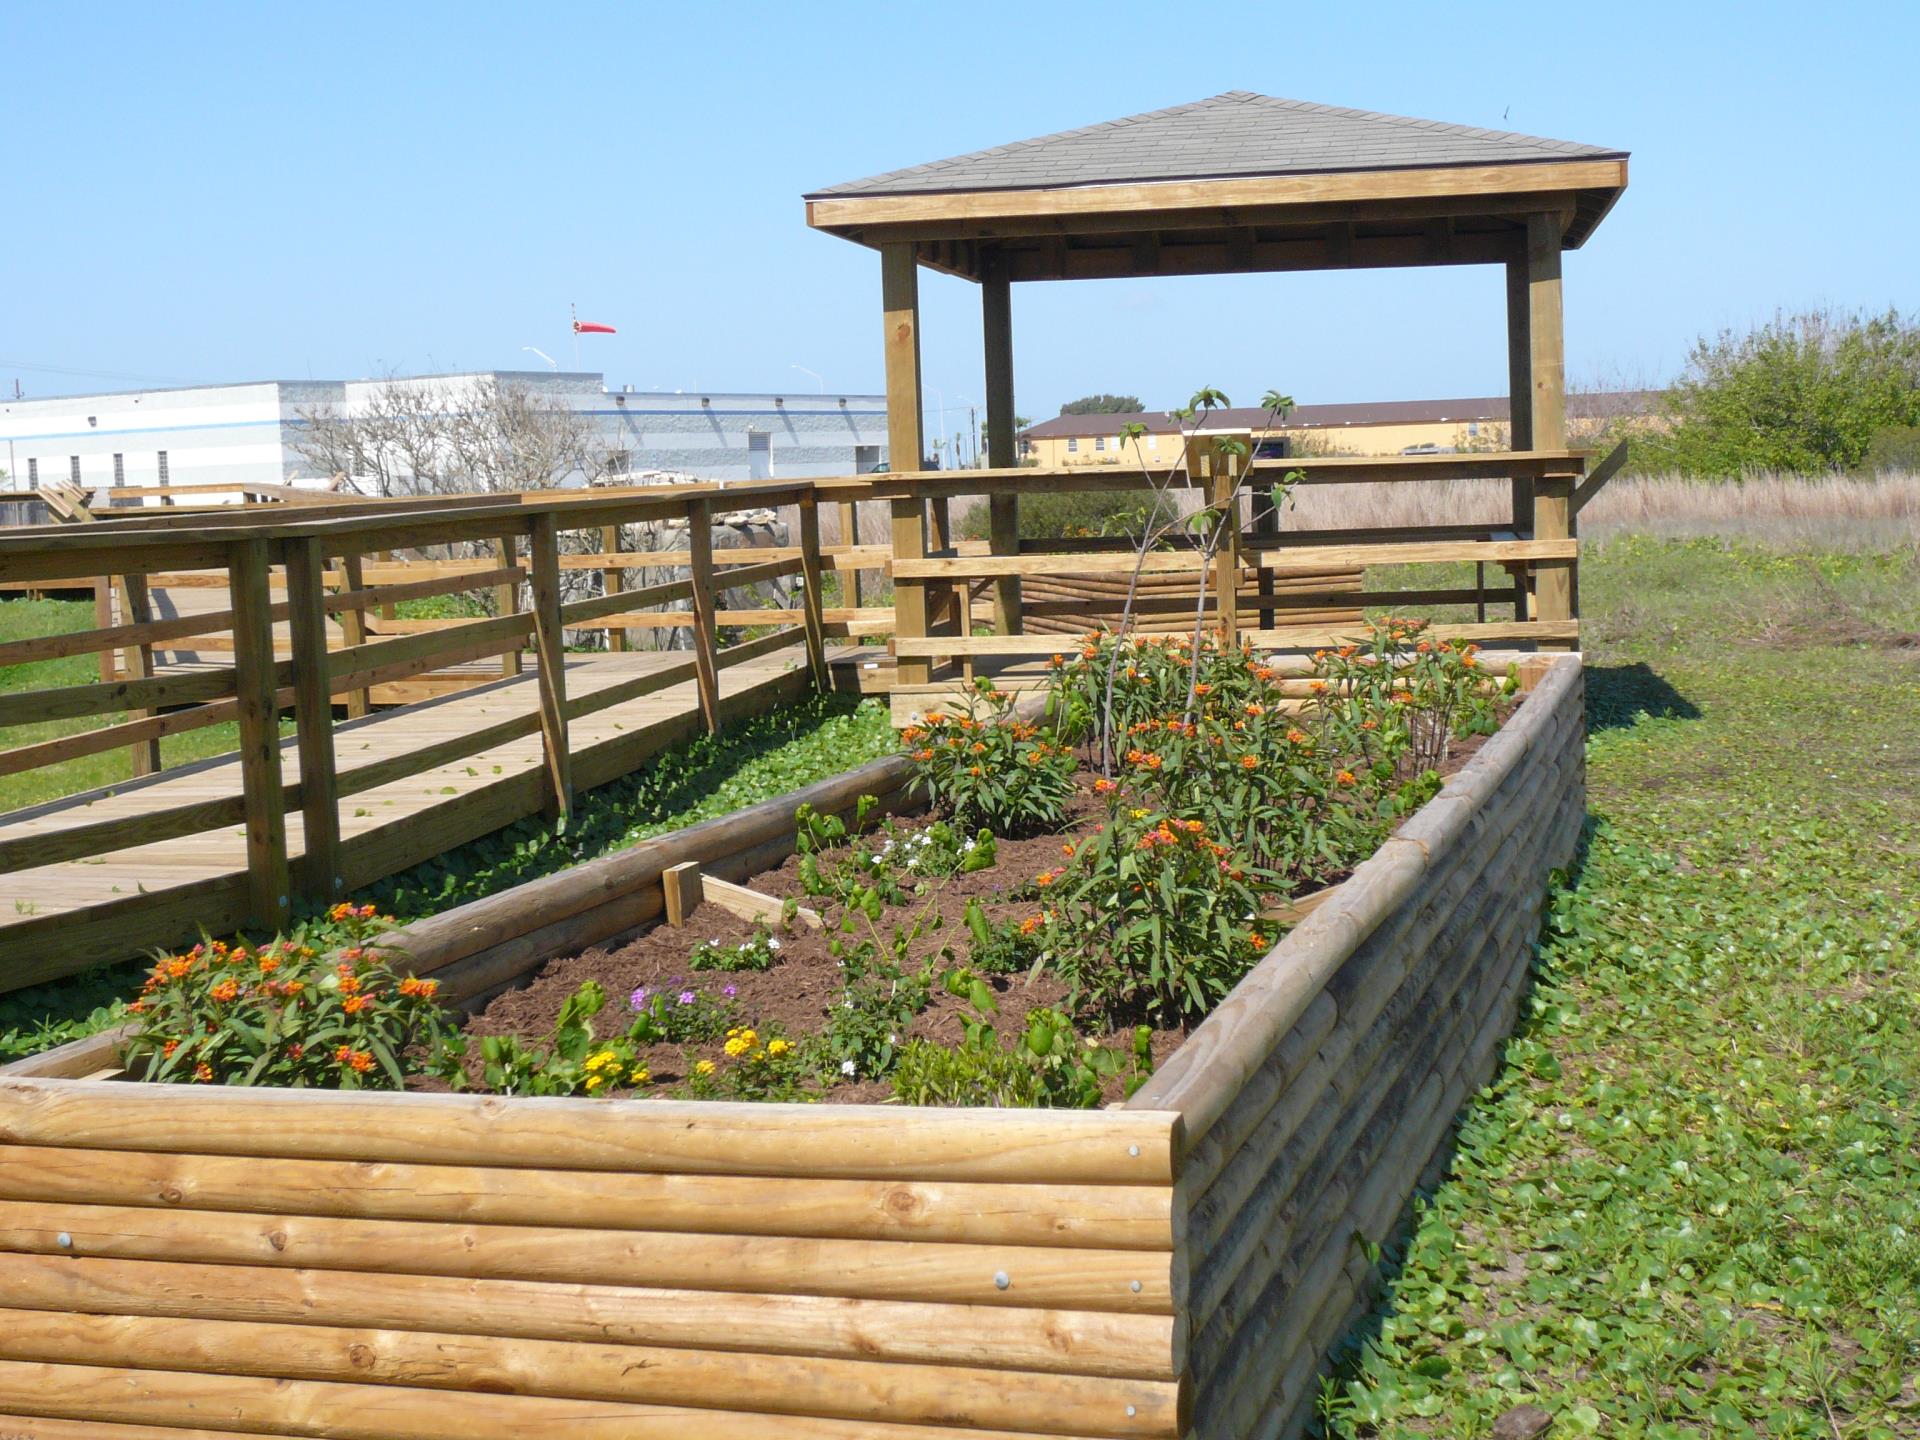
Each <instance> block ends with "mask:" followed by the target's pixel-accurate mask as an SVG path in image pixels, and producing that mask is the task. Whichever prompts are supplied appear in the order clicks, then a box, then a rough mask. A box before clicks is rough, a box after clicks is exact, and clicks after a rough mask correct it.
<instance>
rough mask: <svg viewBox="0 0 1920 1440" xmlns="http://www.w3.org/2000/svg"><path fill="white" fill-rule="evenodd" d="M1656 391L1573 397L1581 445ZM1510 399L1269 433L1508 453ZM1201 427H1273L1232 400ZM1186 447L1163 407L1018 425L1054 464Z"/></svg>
mask: <svg viewBox="0 0 1920 1440" xmlns="http://www.w3.org/2000/svg"><path fill="white" fill-rule="evenodd" d="M1656 399H1657V396H1656V395H1655V394H1654V393H1653V392H1652V391H1644V390H1634V391H1621V392H1617V393H1608V394H1591V395H1569V396H1568V397H1567V419H1568V421H1569V427H1570V429H1572V430H1573V431H1574V435H1573V443H1574V444H1576V445H1578V444H1580V443H1582V442H1581V440H1580V438H1579V431H1580V429H1581V428H1582V425H1581V422H1586V424H1585V428H1586V429H1588V430H1589V431H1592V430H1594V429H1597V428H1598V427H1600V426H1603V425H1607V424H1610V423H1612V422H1614V421H1616V420H1620V419H1623V418H1628V417H1645V416H1649V415H1651V414H1652V413H1653V412H1654V410H1655V408H1656V406H1655V401H1656ZM1508 414H1509V411H1508V408H1507V397H1506V396H1504V395H1497V396H1490V397H1484V398H1480V399H1469V400H1382V401H1376V402H1374V403H1372V404H1366V405H1301V406H1299V407H1297V408H1296V409H1295V410H1294V411H1293V412H1292V413H1291V414H1289V415H1288V416H1287V418H1286V420H1285V422H1284V423H1283V424H1281V425H1279V426H1278V427H1273V428H1272V429H1271V431H1270V433H1271V434H1272V435H1273V436H1274V437H1276V438H1278V437H1285V439H1286V440H1287V442H1288V446H1289V453H1292V454H1296V455H1418V454H1422V453H1427V454H1450V453H1454V452H1470V451H1476V450H1504V449H1506V448H1507V443H1508V439H1507V437H1508V431H1507V417H1508ZM1129 425H1141V426H1144V427H1145V429H1146V433H1145V434H1143V435H1142V436H1140V438H1139V442H1138V443H1139V449H1138V451H1137V452H1136V451H1135V449H1134V448H1133V442H1130V441H1123V440H1122V439H1121V432H1122V431H1123V430H1124V429H1125V427H1127V426H1129ZM1200 428H1202V429H1203V430H1251V431H1254V432H1255V433H1256V434H1257V433H1260V432H1262V431H1268V430H1269V420H1268V415H1267V412H1266V411H1265V410H1260V409H1255V408H1251V407H1234V408H1230V409H1224V410H1215V411H1213V412H1212V413H1211V414H1209V415H1207V416H1206V417H1205V418H1204V422H1203V423H1202V425H1201V427H1200ZM1179 453H1180V425H1179V423H1178V422H1176V421H1174V420H1172V419H1170V418H1169V417H1168V416H1167V414H1166V412H1164V411H1143V412H1140V413H1137V414H1128V415H1059V416H1056V417H1054V418H1053V419H1051V420H1043V421H1041V422H1040V423H1039V424H1038V425H1033V426H1030V427H1028V428H1027V429H1026V430H1023V431H1021V432H1020V457H1021V459H1022V460H1029V461H1032V462H1034V463H1036V464H1038V465H1041V466H1044V467H1047V468H1049V469H1053V468H1059V469H1064V468H1067V467H1070V466H1076V465H1122V464H1127V465H1137V464H1139V463H1140V461H1141V460H1142V459H1143V458H1144V459H1145V461H1146V463H1147V464H1149V465H1170V464H1172V463H1173V461H1174V460H1175V459H1176V458H1177V457H1178V455H1179Z"/></svg>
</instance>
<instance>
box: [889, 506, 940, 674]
mask: <svg viewBox="0 0 1920 1440" xmlns="http://www.w3.org/2000/svg"><path fill="white" fill-rule="evenodd" d="M926 556H927V512H926V507H925V505H923V504H922V503H921V502H920V501H919V500H917V499H903V500H895V501H894V502H893V558H894V561H895V562H896V563H895V574H894V577H893V636H894V639H895V640H924V639H926V638H927V583H926V581H924V580H905V579H902V578H901V577H900V575H899V573H898V562H899V561H901V560H924V559H926ZM932 679H933V662H932V661H931V660H930V659H929V658H928V657H926V656H924V655H901V656H899V657H898V658H897V659H896V660H895V661H894V680H895V683H897V684H900V685H925V684H927V683H928V682H929V681H930V680H932Z"/></svg>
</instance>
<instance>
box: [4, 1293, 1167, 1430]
mask: <svg viewBox="0 0 1920 1440" xmlns="http://www.w3.org/2000/svg"><path fill="white" fill-rule="evenodd" d="M0 1321H4V1322H6V1323H5V1325H4V1327H3V1328H0V1358H4V1359H7V1360H15V1361H43V1362H50V1363H55V1364H59V1363H73V1364H85V1365H97V1366H109V1367H116V1368H121V1369H136V1370H137V1369H141V1368H144V1367H145V1366H147V1365H149V1364H151V1362H152V1359H153V1357H154V1356H156V1355H158V1356H164V1357H165V1358H166V1361H167V1364H168V1366H169V1368H171V1369H173V1370H179V1371H188V1372H192V1373H197V1374H214V1375H254V1376H263V1377H268V1378H287V1379H294V1380H319V1381H347V1382H358V1383H369V1384H376V1385H403V1386H418V1387H422V1388H426V1389H435V1390H447V1391H452V1392H476V1393H479V1394H483V1395H507V1396H511V1395H536V1396H547V1397H553V1398H557V1399H576V1400H600V1401H607V1402H610V1403H615V1404H643V1405H672V1406H689V1407H693V1408H695V1409H700V1410H710V1409H714V1408H716V1407H717V1406H722V1405H724V1406H725V1407H726V1410H728V1411H746V1412H749V1413H753V1414H767V1415H792V1416H815V1417H819V1418H821V1419H832V1420H850V1421H859V1422H866V1423H874V1424H882V1425H885V1426H886V1428H887V1429H889V1430H891V1429H893V1427H894V1426H895V1425H900V1424H915V1425H939V1426H943V1427H944V1426H954V1425H957V1426H965V1427H971V1428H976V1429H983V1430H992V1429H1001V1430H1006V1429H1013V1428H1017V1429H1019V1430H1020V1431H1022V1432H1042V1433H1045V1434H1049V1435H1055V1434H1057V1435H1088V1434H1098V1435H1106V1436H1136V1435H1137V1436H1173V1435H1175V1434H1177V1433H1178V1429H1177V1427H1178V1419H1179V1415H1178V1411H1179V1406H1178V1387H1177V1386H1176V1385H1175V1384H1173V1383H1171V1382H1168V1381H1164V1380H1163V1381H1153V1380H1116V1379H1110V1378H1096V1377H1089V1376H1077V1375H1033V1374H1027V1375H1024V1376H1022V1377H1021V1378H1020V1382H1019V1384H1018V1385H1017V1386H1010V1385H1009V1384H1008V1379H1009V1376H1008V1374H1007V1372H1005V1371H1001V1370H992V1369H986V1368H982V1367H977V1366H945V1365H891V1364H876V1363H873V1362H870V1361H857V1360H831V1359H824V1358H817V1357H816V1358H807V1359H794V1358H791V1357H787V1356H779V1355H755V1354H738V1353H728V1352H721V1351H708V1350H686V1349H674V1348H669V1347H664V1346H637V1345H604V1344H583V1343H578V1342H566V1341H552V1340H523V1339H505V1338H500V1337H496V1336H491V1335H451V1334H432V1333H426V1334H422V1333H418V1332H414V1331H410V1330H375V1329H366V1328H353V1329H348V1328H342V1327H337V1326H320V1325H266V1324H258V1323H248V1322H238V1321H210V1320H200V1319H192V1320H182V1319H174V1318H170V1317H149V1316H120V1315H57V1314H51V1313H47V1312H34V1311H28V1310H0ZM721 1423H722V1424H723V1425H724V1424H725V1423H726V1418H725V1415H724V1414H723V1415H722V1416H721Z"/></svg>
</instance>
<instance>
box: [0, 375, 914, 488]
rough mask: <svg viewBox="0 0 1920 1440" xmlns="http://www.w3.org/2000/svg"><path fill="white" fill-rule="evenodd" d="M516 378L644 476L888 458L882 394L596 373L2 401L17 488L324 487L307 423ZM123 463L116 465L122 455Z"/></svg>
mask: <svg viewBox="0 0 1920 1440" xmlns="http://www.w3.org/2000/svg"><path fill="white" fill-rule="evenodd" d="M495 382H499V383H513V384H519V385H524V386H527V387H528V388H530V389H532V390H534V391H535V392H536V393H538V394H540V395H542V396H545V397H547V398H550V399H551V400H553V401H555V402H558V403H563V404H565V405H567V406H569V407H570V408H572V409H574V410H575V411H577V412H579V413H581V414H583V415H586V416H588V417H590V418H591V419H592V420H593V421H594V423H595V424H596V425H598V426H599V427H600V429H601V431H602V434H603V436H604V437H605V445H606V448H607V449H608V450H609V451H610V452H617V453H619V454H620V455H621V456H623V457H624V459H625V462H626V464H625V468H626V469H627V470H629V471H632V472H634V473H636V474H638V473H640V472H643V471H648V470H672V471H681V472H685V473H688V474H692V475H696V476H699V477H700V478H702V479H712V480H746V479H751V478H756V477H760V476H774V477H779V476H790V477H797V476H807V475H850V474H854V473H857V472H860V471H866V470H871V469H872V468H874V466H876V465H878V464H880V463H882V462H884V461H885V459H886V453H887V452H886V443H887V442H886V432H887V423H886V401H885V399H884V397H882V396H878V395H846V396H839V395H769V394H741V393H732V392H724V391H712V392H707V393H701V394H695V393H692V392H689V393H686V394H661V393H659V392H651V391H631V390H616V391H609V390H608V389H607V388H606V386H605V384H604V382H603V380H602V377H601V376H600V375H598V374H593V373H586V372H559V373H555V372H551V371H544V370H540V371H479V372H469V373H465V374H458V375H430V376H418V377H412V378H408V379H404V380H400V381H385V380H347V381H271V380H270V381H260V382H257V383H252V384H241V385H209V386H198V387H191V388H183V389H170V390H137V391H125V392H120V393H114V394H102V395H69V396H60V397H56V398H50V399H45V400H5V401H0V468H4V469H5V470H6V472H7V480H6V485H7V486H8V487H9V488H12V489H25V488H27V486H28V484H29V477H30V475H31V474H32V473H33V472H35V471H37V474H38V479H39V483H41V484H43V485H47V484H58V483H65V482H66V481H68V480H69V479H70V478H71V477H72V474H73V462H74V458H75V457H78V460H79V477H80V483H81V484H82V485H83V486H85V487H88V488H93V487H98V486H103V485H113V484H124V485H140V486H146V485H158V484H159V481H160V465H161V457H162V455H164V456H165V461H166V471H167V478H168V481H169V482H170V483H171V484H175V485H206V484H232V483H237V482H241V481H246V482H250V483H255V484H259V483H286V482H290V481H292V482H297V481H300V480H303V479H306V480H312V481H318V480H322V479H325V478H326V477H323V476H314V475H313V474H312V473H311V467H310V466H308V465H307V464H306V462H305V461H304V460H302V459H301V457H300V456H299V454H298V453H297V452H296V451H295V450H294V449H293V447H292V444H291V443H290V442H291V440H292V438H293V436H294V435H295V433H296V432H297V429H298V427H299V426H300V425H301V424H302V423H303V421H302V419H301V417H302V416H303V415H305V414H310V413H312V412H313V411H315V410H317V409H322V408H327V407H333V408H336V409H338V410H340V411H341V412H343V413H346V414H355V413H366V412H367V410H368V409H369V408H370V407H371V406H372V405H374V404H375V403H377V397H378V396H379V394H380V393H381V392H382V391H383V390H384V389H385V388H386V387H387V386H388V385H390V384H395V383H398V384H403V385H410V386H433V387H440V388H454V389H456V390H458V389H462V388H465V387H470V386H473V385H475V384H486V383H495ZM116 456H117V457H119V459H118V465H117V469H116V461H115V457H116Z"/></svg>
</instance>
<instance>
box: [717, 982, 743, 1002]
mask: <svg viewBox="0 0 1920 1440" xmlns="http://www.w3.org/2000/svg"><path fill="white" fill-rule="evenodd" d="M720 993H721V994H722V995H724V996H726V997H727V999H729V1000H731V999H732V998H733V997H734V996H736V995H738V994H739V993H740V987H739V986H738V985H729V986H727V988H726V989H724V990H722V991H721V992H720Z"/></svg>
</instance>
